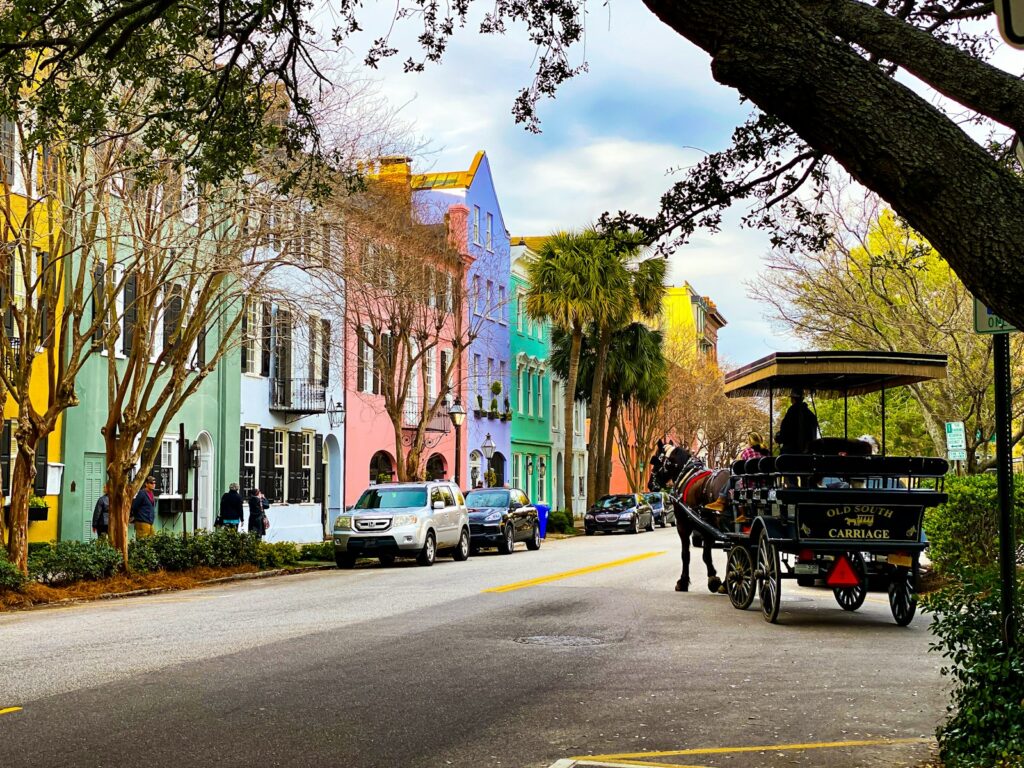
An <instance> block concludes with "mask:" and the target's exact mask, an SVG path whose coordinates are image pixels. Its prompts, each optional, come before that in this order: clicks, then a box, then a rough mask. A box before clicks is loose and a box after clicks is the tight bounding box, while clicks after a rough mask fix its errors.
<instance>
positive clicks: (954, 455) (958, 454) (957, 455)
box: [947, 448, 967, 461]
mask: <svg viewBox="0 0 1024 768" xmlns="http://www.w3.org/2000/svg"><path fill="white" fill-rule="evenodd" d="M947 453H948V456H949V460H950V461H967V451H965V450H963V449H959V448H958V449H956V450H951V451H948V452H947Z"/></svg>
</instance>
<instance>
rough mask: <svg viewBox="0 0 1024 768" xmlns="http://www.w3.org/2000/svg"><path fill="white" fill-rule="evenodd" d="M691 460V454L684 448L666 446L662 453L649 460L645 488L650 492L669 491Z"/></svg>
mask: <svg viewBox="0 0 1024 768" xmlns="http://www.w3.org/2000/svg"><path fill="white" fill-rule="evenodd" d="M693 460H694V458H693V454H692V453H690V451H689V450H687V449H686V448H680V447H679V446H678V445H668V446H666V447H665V450H664V451H663V452H662V453H660V454H655V455H654V457H653V458H652V459H651V476H650V478H649V480H648V481H647V487H648V488H649V489H650V490H652V491H659V490H667V489H670V488H671V487H672V485H673V484H674V483H675V481H676V480H677V479H678V478H679V476H680V475H682V474H683V472H684V470H685V469H686V468H687V466H688V465H689V463H690V462H691V461H693Z"/></svg>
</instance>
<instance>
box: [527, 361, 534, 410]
mask: <svg viewBox="0 0 1024 768" xmlns="http://www.w3.org/2000/svg"><path fill="white" fill-rule="evenodd" d="M526 414H527V415H528V416H533V371H529V370H528V371H526Z"/></svg>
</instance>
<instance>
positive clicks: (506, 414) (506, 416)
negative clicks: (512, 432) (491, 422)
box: [501, 397, 512, 421]
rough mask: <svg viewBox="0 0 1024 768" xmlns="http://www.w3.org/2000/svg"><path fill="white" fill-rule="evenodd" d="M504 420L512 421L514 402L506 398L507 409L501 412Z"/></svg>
mask: <svg viewBox="0 0 1024 768" xmlns="http://www.w3.org/2000/svg"><path fill="white" fill-rule="evenodd" d="M501 420H502V421H512V404H511V403H510V402H509V401H508V398H507V397H506V398H505V410H504V412H503V413H502V414H501Z"/></svg>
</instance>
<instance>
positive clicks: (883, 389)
mask: <svg viewBox="0 0 1024 768" xmlns="http://www.w3.org/2000/svg"><path fill="white" fill-rule="evenodd" d="M882 455H883V456H885V387H882Z"/></svg>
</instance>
